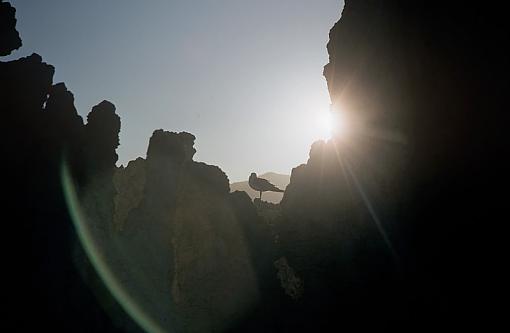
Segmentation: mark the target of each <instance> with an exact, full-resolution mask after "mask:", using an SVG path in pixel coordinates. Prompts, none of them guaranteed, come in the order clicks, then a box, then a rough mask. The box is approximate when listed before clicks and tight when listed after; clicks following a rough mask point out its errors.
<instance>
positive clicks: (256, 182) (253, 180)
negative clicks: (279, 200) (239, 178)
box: [248, 172, 284, 200]
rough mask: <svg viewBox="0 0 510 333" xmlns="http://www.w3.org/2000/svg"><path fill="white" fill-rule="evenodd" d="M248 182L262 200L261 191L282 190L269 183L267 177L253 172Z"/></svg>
mask: <svg viewBox="0 0 510 333" xmlns="http://www.w3.org/2000/svg"><path fill="white" fill-rule="evenodd" d="M248 184H249V185H250V187H251V188H252V189H254V190H255V191H258V192H259V199H260V200H262V192H267V191H269V192H284V191H283V190H280V189H279V188H278V187H276V186H275V185H273V184H271V183H270V182H269V181H268V180H267V179H264V178H259V177H257V174H256V173H255V172H252V173H251V175H250V178H249V179H248Z"/></svg>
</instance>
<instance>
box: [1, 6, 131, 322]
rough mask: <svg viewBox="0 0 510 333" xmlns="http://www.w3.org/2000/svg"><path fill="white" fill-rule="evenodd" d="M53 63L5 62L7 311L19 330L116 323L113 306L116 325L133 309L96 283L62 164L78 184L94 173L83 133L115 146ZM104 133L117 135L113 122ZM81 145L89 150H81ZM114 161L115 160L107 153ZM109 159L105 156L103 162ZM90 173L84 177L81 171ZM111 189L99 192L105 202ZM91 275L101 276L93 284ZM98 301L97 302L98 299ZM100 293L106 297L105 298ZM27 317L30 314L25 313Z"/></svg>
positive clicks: (6, 38)
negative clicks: (83, 112)
mask: <svg viewBox="0 0 510 333" xmlns="http://www.w3.org/2000/svg"><path fill="white" fill-rule="evenodd" d="M14 13H15V11H14V9H13V8H12V7H11V6H10V5H9V4H8V3H5V2H3V1H2V2H0V55H2V56H3V55H7V54H9V53H10V52H11V51H12V50H14V49H16V48H18V47H20V46H21V40H20V38H19V35H18V32H17V31H16V30H15V23H16V20H15V17H14ZM53 74H54V68H53V66H51V65H48V64H46V63H44V62H43V60H42V57H41V56H39V55H37V54H32V55H30V56H28V57H25V58H20V59H17V60H13V61H7V62H0V110H1V117H2V121H0V128H1V130H0V135H1V142H2V144H1V147H2V156H4V158H5V160H4V162H5V163H2V167H1V172H2V174H3V175H5V176H6V177H5V179H4V182H3V190H4V193H5V194H6V195H4V199H3V204H2V207H4V212H3V214H5V216H9V218H7V220H8V221H10V222H9V223H6V224H5V225H4V230H3V233H4V234H5V235H8V237H7V239H8V240H7V241H6V242H3V245H2V246H3V248H2V252H3V253H6V254H8V255H7V256H6V257H5V261H4V263H5V265H6V266H7V267H10V269H12V272H15V273H14V274H11V275H10V276H9V277H8V281H6V283H7V284H8V285H9V286H11V288H10V290H9V291H7V292H6V293H5V295H4V299H5V302H6V304H8V308H9V309H8V310H7V313H6V317H7V318H9V319H8V320H13V321H14V325H16V326H17V327H18V329H19V330H25V331H31V330H33V329H34V327H36V326H37V327H39V328H43V327H45V328H47V327H52V330H54V331H73V330H76V329H77V327H79V329H80V330H83V331H101V330H110V331H116V330H120V328H119V326H116V325H115V324H114V323H113V321H112V315H114V313H117V314H119V315H120V318H121V320H120V321H119V323H125V324H120V327H123V328H124V329H128V327H133V326H130V325H131V324H130V320H129V318H127V317H125V316H123V314H122V310H120V308H119V306H118V305H116V304H115V303H113V302H112V298H111V297H110V296H109V294H108V292H107V291H106V290H105V288H104V287H103V286H102V285H101V284H99V283H98V282H99V280H98V278H97V276H96V275H95V272H94V270H93V269H92V267H91V266H90V264H89V262H88V260H87V258H86V257H85V255H84V253H83V250H82V248H81V246H80V245H79V241H78V239H77V237H76V232H75V230H74V227H73V222H72V219H71V216H70V214H71V213H73V212H70V211H69V207H68V206H67V204H66V198H65V195H64V192H63V190H62V182H61V181H62V173H61V172H62V167H63V165H66V166H67V167H69V169H70V172H71V173H72V174H73V175H74V176H75V178H76V182H77V184H79V186H80V188H81V189H85V188H86V187H88V186H89V185H90V182H89V180H90V179H92V178H94V176H95V174H94V172H92V171H91V170H90V169H88V168H87V167H86V166H87V165H89V161H90V159H93V160H94V161H98V160H100V159H101V158H102V157H99V156H96V155H94V154H93V153H92V151H93V150H95V148H92V147H90V146H88V145H89V144H90V141H88V140H87V137H96V140H97V141H98V142H100V144H98V145H102V149H103V150H108V151H110V152H111V151H112V150H113V151H115V148H116V146H115V145H110V142H106V141H103V138H104V137H102V135H101V133H99V132H97V131H96V129H95V128H91V126H92V123H93V121H91V122H90V125H91V126H89V127H88V128H87V125H84V123H83V120H82V118H81V117H80V116H79V115H78V113H77V111H76V109H75V107H74V98H73V95H72V93H71V92H69V91H68V90H67V88H66V86H65V85H64V84H63V83H58V84H53ZM103 126H104V127H105V128H104V132H109V133H110V135H113V136H115V135H117V134H118V131H116V128H115V127H113V128H107V127H108V126H109V124H104V125H103ZM84 151H88V152H91V154H89V155H88V156H85V154H84V153H83V152H84ZM109 163H110V164H109V166H108V167H110V168H112V167H114V163H115V161H111V160H110V162H109ZM105 167H106V165H105ZM86 174H87V175H88V177H85V175H86ZM112 199H113V197H112V196H111V195H110V196H103V197H102V198H101V199H100V200H98V201H99V202H101V203H102V204H103V203H107V202H108V201H109V200H112ZM89 284H95V285H96V288H94V289H91V288H90V286H89ZM97 297H99V298H101V301H98V298H97ZM103 301H104V302H103ZM28 312H29V313H30V318H31V319H30V320H26V318H27V317H26V316H27V313H28Z"/></svg>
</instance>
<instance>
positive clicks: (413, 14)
mask: <svg viewBox="0 0 510 333" xmlns="http://www.w3.org/2000/svg"><path fill="white" fill-rule="evenodd" d="M496 7H499V6H497V5H496V6H494V4H491V5H490V6H483V5H481V4H475V3H473V4H471V3H470V4H468V3H465V2H463V3H460V2H457V1H447V2H442V3H441V4H440V5H438V4H436V3H433V2H428V1H418V2H416V1H412V2H410V1H399V0H394V1H384V2H379V1H370V0H367V1H346V4H345V7H344V10H343V13H342V18H341V19H340V21H339V22H338V23H337V24H336V25H335V26H334V27H333V29H332V30H331V33H330V41H329V43H328V51H329V55H330V62H329V64H327V65H326V66H325V69H324V75H325V77H326V79H327V82H328V88H329V91H330V96H331V100H332V103H333V104H332V109H333V110H334V111H335V112H343V115H344V118H346V119H347V121H348V122H349V125H348V126H349V133H348V135H347V136H345V137H342V136H340V135H338V136H336V137H334V138H333V139H332V140H330V141H329V142H327V143H324V142H318V143H315V144H314V145H313V146H312V149H311V152H310V159H309V160H308V163H307V164H306V165H302V166H299V167H297V168H295V169H294V170H293V172H292V176H291V182H290V184H289V186H288V187H287V190H286V192H285V196H284V198H283V199H282V202H281V205H282V211H283V215H284V216H285V217H286V219H284V220H282V222H281V225H280V226H279V228H280V236H281V239H282V243H283V244H284V245H283V247H284V253H285V255H286V257H287V259H288V262H289V265H290V266H291V267H293V268H294V269H295V270H296V274H297V275H298V276H300V275H301V276H303V277H304V303H305V304H306V305H305V307H306V309H308V310H310V311H313V309H314V303H313V301H309V300H307V299H306V298H307V297H308V296H309V287H308V286H309V281H310V280H311V281H316V285H318V286H319V288H316V289H314V290H315V292H313V294H314V295H313V296H312V297H313V298H314V297H318V298H317V301H318V299H324V300H326V301H325V302H323V306H324V307H325V308H326V309H334V310H332V311H340V312H341V313H342V314H343V315H341V316H340V317H339V320H340V321H341V325H342V326H343V327H344V328H345V329H348V328H351V327H352V328H356V329H363V328H372V329H378V330H388V329H390V328H391V329H393V330H397V329H400V328H402V329H403V328H404V327H405V326H406V325H409V323H411V325H413V326H409V327H413V328H412V329H413V330H416V329H423V330H429V329H432V328H433V327H439V326H442V327H447V328H450V329H451V328H454V327H455V329H459V326H464V323H466V322H465V319H463V318H466V316H470V317H471V318H474V317H477V318H480V323H481V324H484V323H485V322H484V319H482V318H484V315H485V311H484V308H483V307H484V304H486V300H484V299H483V297H480V296H481V295H480V294H479V291H480V288H481V286H480V283H482V282H481V281H485V280H486V279H484V276H486V275H485V274H486V273H487V271H486V270H485V268H484V267H486V265H484V264H483V263H482V261H481V258H482V256H483V255H482V253H485V251H487V244H483V245H482V244H480V243H478V242H479V241H481V242H483V241H482V239H484V237H486V232H485V231H484V230H481V229H480V223H481V221H484V222H485V223H486V225H485V227H483V229H485V230H487V231H488V230H493V228H494V227H495V226H494V224H493V222H491V221H496V220H494V218H495V216H496V209H495V206H494V205H495V204H496V203H495V202H496V201H498V200H499V199H495V201H494V200H493V199H494V198H492V197H490V198H489V197H488V196H487V193H495V192H496V191H497V189H496V188H495V187H496V186H495V184H498V182H499V181H500V180H501V178H500V177H502V170H499V169H498V168H499V167H500V162H498V159H499V158H500V157H501V152H502V151H503V150H504V145H505V144H504V142H506V141H507V140H505V139H504V137H503V134H502V133H503V131H502V124H501V113H500V110H502V109H503V107H504V105H505V101H504V98H503V97H504V92H503V91H504V89H503V86H504V85H503V82H502V77H501V76H499V74H497V73H501V71H507V70H508V55H507V54H504V52H501V50H500V49H499V46H500V45H501V43H502V41H503V40H505V36H504V35H505V32H504V31H507V30H508V27H507V25H508V24H507V23H504V24H503V23H502V22H507V21H505V19H504V18H503V17H502V16H501V10H502V8H496ZM474 22H478V23H474ZM503 26H504V27H503ZM467 207H469V208H467ZM486 239H488V238H486ZM473 242H475V243H477V244H478V245H476V246H474V244H473ZM300 248H301V251H300ZM480 251H481V252H480ZM487 254H488V253H487ZM381 263H384V264H381ZM328 267H329V269H328ZM474 267H479V268H477V269H474ZM400 279H403V280H402V281H401V282H399V281H400ZM335 281H336V282H337V283H338V285H337V286H336V287H331V289H328V290H321V289H322V288H328V287H329V286H331V284H334V283H335ZM312 283H313V282H312ZM356 286H357V287H356ZM312 288H314V287H312ZM353 291H355V292H353ZM307 293H308V296H307ZM313 298H312V299H313ZM374 305H375V306H374ZM308 310H307V311H308ZM318 312H320V310H318ZM397 317H398V319H397ZM329 318H330V317H329V314H328V313H327V311H326V312H323V313H319V314H318V315H317V316H316V317H314V320H316V321H315V322H314V323H313V324H312V327H317V326H316V325H318V324H319V323H321V322H322V323H327V322H328V320H329ZM363 318H371V319H370V320H371V321H364V320H363ZM372 320H373V321H372ZM396 320H398V321H400V322H399V323H397V322H396ZM419 323H420V324H419ZM417 325H419V326H421V327H416V326H417ZM467 325H471V324H467Z"/></svg>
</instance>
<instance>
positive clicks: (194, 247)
mask: <svg viewBox="0 0 510 333" xmlns="http://www.w3.org/2000/svg"><path fill="white" fill-rule="evenodd" d="M194 140H195V137H194V136H193V135H191V134H189V133H185V132H181V133H172V132H165V131H162V130H157V131H155V132H154V133H153V135H152V137H151V139H150V142H149V147H148V149H147V159H146V160H144V159H137V160H135V161H132V162H130V163H129V164H128V167H127V168H125V169H124V168H121V169H119V170H117V173H116V176H115V184H116V187H117V192H118V194H117V197H116V199H115V201H116V208H117V211H116V212H115V214H114V216H115V217H116V220H115V223H116V229H117V230H118V232H117V233H116V234H115V235H114V238H115V239H116V241H117V242H118V248H117V249H116V250H114V252H113V253H111V254H110V255H112V256H113V257H112V260H115V258H119V257H118V255H117V253H122V254H123V255H124V256H125V257H124V260H125V262H126V263H128V265H124V266H125V267H123V268H120V269H119V271H120V272H121V273H120V280H122V281H126V282H125V285H126V288H127V289H128V290H129V291H130V293H131V294H132V295H135V299H136V300H137V301H139V302H140V304H142V305H143V306H144V308H145V309H146V310H147V311H148V313H149V314H150V315H151V316H153V318H154V320H155V321H156V322H158V323H159V324H160V325H161V326H162V327H163V328H165V329H168V330H170V329H171V328H175V327H179V328H180V329H181V330H185V331H199V332H203V331H211V330H225V329H228V328H229V327H231V326H233V325H234V326H235V325H237V323H238V322H239V321H240V320H242V319H243V318H244V317H245V316H247V315H250V316H251V314H250V312H251V311H252V309H253V308H255V307H257V304H259V302H260V297H261V295H262V294H263V292H264V291H265V290H268V288H271V287H267V286H268V285H270V284H271V283H270V282H269V284H268V282H267V280H271V276H272V277H273V280H275V278H276V275H275V272H276V270H275V269H274V268H273V267H272V262H273V260H274V258H273V257H274V255H275V252H274V250H271V249H272V245H271V244H272V240H271V234H270V231H269V229H268V228H267V227H266V228H264V222H263V221H262V220H261V219H260V218H259V217H258V215H257V213H256V212H255V210H254V207H253V205H252V204H251V201H250V199H249V198H248V196H246V195H245V196H244V197H240V195H239V194H238V193H232V194H229V185H228V178H227V176H226V175H225V174H224V173H223V172H222V171H221V169H219V168H218V167H216V166H212V165H207V164H205V163H198V162H194V161H193V160H192V157H193V155H194V154H195V149H194V148H193V143H194ZM258 247H261V249H259V248H258ZM273 247H274V246H273ZM148 285H150V286H151V287H150V288H149V289H150V290H147V289H146V288H142V289H141V288H140V286H148ZM261 291H262V293H261Z"/></svg>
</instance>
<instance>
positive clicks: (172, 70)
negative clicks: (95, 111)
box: [2, 0, 343, 181]
mask: <svg viewBox="0 0 510 333" xmlns="http://www.w3.org/2000/svg"><path fill="white" fill-rule="evenodd" d="M10 2H11V3H12V4H13V5H14V6H15V7H16V9H17V15H16V17H17V19H18V25H17V27H18V30H19V31H20V34H21V38H22V39H23V47H22V48H21V49H20V50H18V51H16V52H14V53H13V54H12V55H11V56H9V57H7V58H3V59H2V60H4V61H5V60H6V59H14V58H19V57H21V56H25V55H29V54H31V53H33V52H36V53H38V54H40V55H41V56H42V57H43V59H44V61H46V62H48V63H50V64H52V65H54V66H55V68H56V73H55V80H54V81H55V82H61V81H63V82H65V83H66V85H67V87H68V89H69V90H71V91H72V92H73V94H74V97H75V105H76V107H77V109H78V111H79V113H80V114H81V115H82V116H86V114H87V113H88V112H89V111H90V109H91V107H92V106H93V105H95V104H97V103H99V102H100V101H102V100H103V99H107V100H109V101H111V102H113V103H114V104H115V105H116V107H117V112H118V114H119V115H120V116H121V119H122V129H121V135H120V142H121V145H120V147H119V149H118V153H119V164H126V162H127V161H129V160H131V159H134V158H136V157H138V156H143V157H145V152H146V149H147V144H148V140H149V137H150V135H151V134H152V132H153V130H155V129H159V128H163V129H165V130H169V131H188V132H190V133H193V134H194V135H195V136H196V137H197V139H196V141H195V148H196V149H197V154H196V155H195V160H198V161H203V162H206V163H209V164H214V165H218V166H220V167H221V168H222V169H223V171H225V172H226V173H227V175H228V176H229V178H230V180H231V181H239V180H245V179H247V178H248V176H249V174H250V173H251V172H253V171H254V172H257V173H264V172H266V171H274V172H279V173H285V174H290V172H291V169H292V168H293V167H295V166H297V165H299V164H301V163H304V162H306V160H307V158H308V151H309V148H310V145H311V143H312V142H313V141H314V140H316V139H318V138H321V137H323V136H324V135H325V133H324V129H323V128H321V126H320V122H319V121H318V118H319V117H320V115H321V114H323V113H325V112H326V110H327V109H328V105H329V96H328V92H327V87H326V81H325V79H324V78H323V76H322V67H323V66H324V65H325V64H326V63H327V62H328V54H327V50H326V43H327V41H328V33H329V29H330V28H331V27H332V26H333V24H334V23H335V22H336V21H337V20H338V19H339V18H340V13H341V9H342V7H343V1H342V0H251V1H248V0H217V1H213V0H188V1H185V0H181V1H175V0H173V1H172V0H147V1H140V0H137V1H134V0H133V1H131V0H124V1H121V0H88V1H78V0H76V1H74V0H44V1H39V0H11V1H10Z"/></svg>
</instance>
